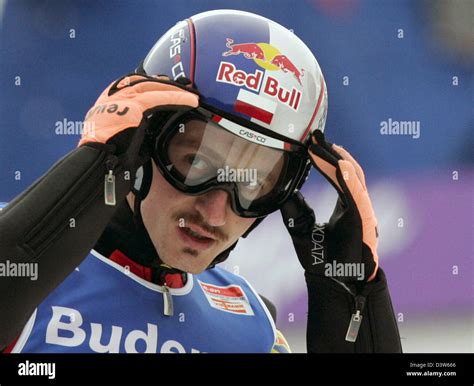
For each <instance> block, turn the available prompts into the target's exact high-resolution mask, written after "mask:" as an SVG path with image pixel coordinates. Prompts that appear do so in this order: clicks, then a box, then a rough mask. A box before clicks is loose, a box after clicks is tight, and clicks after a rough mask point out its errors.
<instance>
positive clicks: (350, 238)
mask: <svg viewBox="0 0 474 386" xmlns="http://www.w3.org/2000/svg"><path fill="white" fill-rule="evenodd" d="M309 155H310V159H311V162H312V163H313V166H314V167H315V168H316V169H317V170H318V171H319V172H320V173H321V174H322V175H323V176H324V177H325V178H326V179H327V180H328V181H329V182H330V183H331V184H332V185H333V186H334V188H335V189H336V190H337V192H338V195H339V198H338V201H337V204H336V207H335V209H334V212H333V214H332V216H331V218H330V220H329V222H328V223H327V224H322V225H319V224H317V223H316V218H315V215H314V211H313V210H312V209H311V208H310V207H309V206H308V204H307V203H306V202H305V200H304V197H303V195H302V194H301V193H300V192H297V193H295V194H294V195H293V196H292V197H291V199H290V200H289V201H288V202H286V203H285V205H284V206H283V207H282V209H281V212H282V216H283V220H284V223H285V225H286V227H287V229H288V231H289V233H290V235H291V238H292V240H293V244H294V246H295V250H296V253H297V255H298V258H299V260H300V262H301V264H302V266H303V268H304V269H305V271H306V272H307V273H309V274H314V275H318V276H324V277H332V278H333V279H335V280H337V281H340V282H345V283H351V282H356V281H358V280H359V281H360V282H361V281H363V282H365V281H370V280H372V279H374V278H375V276H376V272H377V268H378V255H377V243H378V241H377V237H378V234H377V219H376V218H375V214H374V210H373V208H372V204H371V202H370V198H369V194H368V192H367V188H366V185H365V177H364V172H363V171H362V168H361V167H360V165H359V164H358V163H357V162H356V161H355V160H354V158H352V156H351V155H350V154H349V153H348V152H347V151H346V150H344V149H343V148H342V147H340V146H337V145H333V144H330V143H328V142H326V141H325V139H324V134H323V133H322V132H321V131H319V130H316V131H315V133H314V135H313V138H312V144H311V145H310V149H309Z"/></svg>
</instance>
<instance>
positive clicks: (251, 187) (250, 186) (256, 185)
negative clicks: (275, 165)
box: [241, 180, 265, 192]
mask: <svg viewBox="0 0 474 386" xmlns="http://www.w3.org/2000/svg"><path fill="white" fill-rule="evenodd" d="M241 185H242V186H243V187H244V188H245V189H246V190H248V191H251V192H255V191H257V190H260V189H262V188H263V186H264V185H265V182H263V181H260V180H258V181H249V182H241Z"/></svg>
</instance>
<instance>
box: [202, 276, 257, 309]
mask: <svg viewBox="0 0 474 386" xmlns="http://www.w3.org/2000/svg"><path fill="white" fill-rule="evenodd" d="M198 283H199V285H200V286H201V289H202V291H203V292H204V295H205V296H206V298H207V300H208V302H209V304H210V306H211V307H213V308H216V309H218V310H220V311H225V312H230V313H232V314H239V315H254V313H253V310H252V307H251V306H250V302H249V300H248V299H247V296H246V295H245V293H244V291H243V290H242V288H241V287H240V286H238V285H229V286H226V287H220V286H217V285H215V284H209V283H204V282H202V281H200V280H198Z"/></svg>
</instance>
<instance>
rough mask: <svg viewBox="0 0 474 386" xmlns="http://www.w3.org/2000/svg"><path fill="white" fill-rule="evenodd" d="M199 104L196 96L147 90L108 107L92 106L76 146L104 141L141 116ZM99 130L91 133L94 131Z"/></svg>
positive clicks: (141, 117)
mask: <svg viewBox="0 0 474 386" xmlns="http://www.w3.org/2000/svg"><path fill="white" fill-rule="evenodd" d="M198 104H199V97H198V96H197V95H196V94H193V93H189V92H186V91H183V90H179V91H149V92H146V93H142V94H139V95H137V96H136V97H135V98H133V99H127V98H125V99H123V100H116V101H114V103H112V104H110V103H109V104H105V105H104V104H102V105H100V104H99V105H97V106H94V107H93V108H92V109H91V110H89V112H88V113H87V115H86V119H85V122H87V127H88V128H90V129H89V130H88V131H87V132H86V131H85V132H84V134H83V136H82V138H81V140H80V142H79V146H81V145H82V144H84V143H86V142H102V143H105V142H107V141H108V140H109V139H110V138H111V137H113V136H114V135H116V134H118V133H119V132H121V131H123V130H125V129H127V128H129V127H138V126H139V125H140V123H141V122H142V119H143V116H144V115H147V114H148V113H150V112H152V111H154V110H157V109H165V108H166V109H170V110H172V109H173V108H176V109H182V108H183V107H188V108H195V107H197V106H198ZM96 127H97V128H100V130H95V128H96Z"/></svg>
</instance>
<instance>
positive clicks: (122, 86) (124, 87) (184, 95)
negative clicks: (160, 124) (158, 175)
mask: <svg viewBox="0 0 474 386" xmlns="http://www.w3.org/2000/svg"><path fill="white" fill-rule="evenodd" d="M183 79H184V78H183ZM181 80H182V79H180V81H181ZM185 80H186V79H185ZM198 104H199V96H198V93H197V91H196V90H194V89H191V88H190V87H187V85H186V83H185V82H173V81H170V80H169V79H168V78H166V77H150V76H146V75H137V74H130V75H126V76H124V77H122V78H120V79H118V80H116V81H114V82H112V84H110V85H109V87H107V88H106V89H105V90H104V92H103V93H102V94H101V95H100V96H99V98H98V99H97V101H96V103H95V105H94V106H93V107H92V108H91V109H90V110H89V111H88V113H87V115H86V118H85V121H84V131H83V135H82V138H81V140H80V142H79V145H78V146H84V145H87V146H95V147H100V148H103V149H104V148H105V149H106V150H107V151H108V152H109V153H111V154H113V155H114V157H113V158H108V160H107V170H108V173H107V175H106V177H105V202H106V204H107V205H115V176H114V172H115V171H116V170H115V169H116V165H117V164H118V163H119V164H120V168H122V169H123V170H125V171H127V170H128V171H129V172H130V173H131V178H130V179H131V180H133V179H134V175H135V173H136V170H137V169H138V168H139V167H140V166H142V165H143V164H144V163H145V162H146V161H147V160H148V159H149V158H150V155H149V154H148V152H147V150H146V149H147V147H146V146H143V145H144V138H145V134H147V135H148V134H150V133H149V126H150V125H149V122H150V118H151V117H153V120H154V122H156V121H157V120H156V118H157V117H158V118H159V117H160V116H161V115H163V116H167V115H170V114H172V113H175V112H184V111H187V110H191V109H192V108H196V107H197V106H198ZM145 145H146V144H145Z"/></svg>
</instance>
